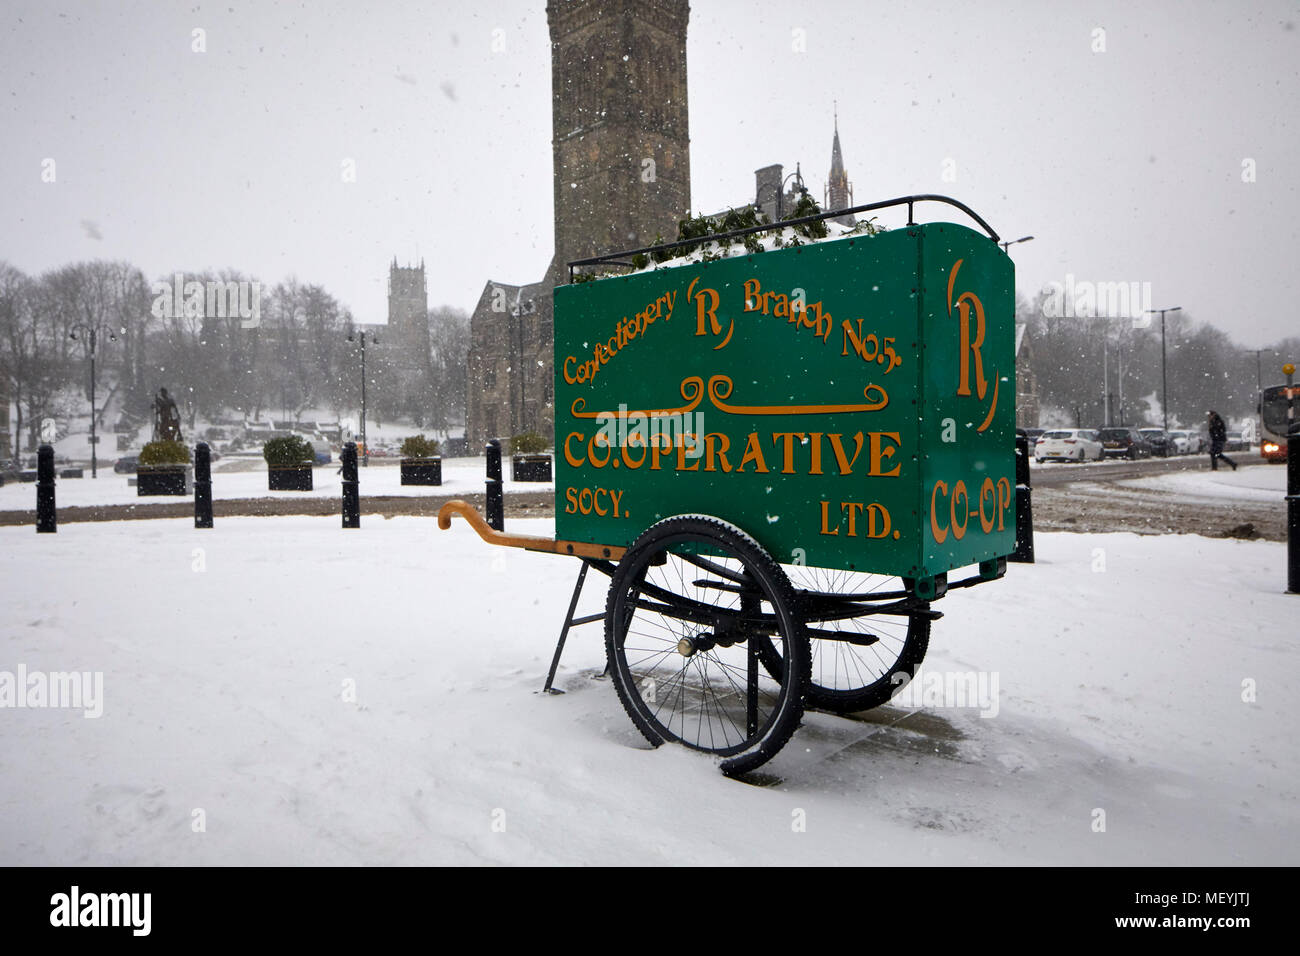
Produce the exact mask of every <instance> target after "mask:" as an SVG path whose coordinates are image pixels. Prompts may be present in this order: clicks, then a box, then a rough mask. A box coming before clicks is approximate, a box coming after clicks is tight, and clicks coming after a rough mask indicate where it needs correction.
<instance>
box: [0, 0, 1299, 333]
mask: <svg viewBox="0 0 1300 956" xmlns="http://www.w3.org/2000/svg"><path fill="white" fill-rule="evenodd" d="M1298 27H1300V6H1298V5H1297V4H1296V3H1294V2H1275V3H1266V2H1257V0H1237V2H1223V3H1209V2H1202V3H1175V2H1158V3H1157V2H1152V3H1133V2H1118V3H1058V2H1041V0H1040V2H1026V3H1014V2H997V3H992V2H990V3H976V2H970V0H964V2H954V3H919V2H908V3H898V2H895V0H891V2H865V0H856V2H853V0H798V2H742V0H695V2H694V3H693V4H692V11H691V23H690V32H689V51H688V60H689V66H688V70H689V82H690V118H691V149H692V155H691V169H692V199H693V202H694V205H695V206H696V207H697V208H699V209H704V210H714V209H718V208H722V207H725V206H727V205H731V204H738V203H741V202H745V201H748V200H750V199H752V195H753V171H754V169H756V168H757V167H759V166H763V165H767V164H769V163H774V162H779V163H783V164H785V165H786V166H787V167H788V168H789V169H791V170H792V169H793V168H794V164H795V163H796V161H798V162H801V163H802V164H803V169H804V172H805V176H806V179H807V181H808V184H809V186H810V187H811V189H812V190H813V192H814V193H815V194H816V196H817V198H818V200H820V199H821V195H822V185H823V183H824V181H825V178H826V173H827V170H828V167H829V164H830V146H831V131H832V128H831V123H832V118H831V116H832V113H831V103H832V100H838V101H839V124H840V137H841V141H842V143H843V148H844V157H845V164H846V165H847V167H848V172H849V177H850V179H851V180H852V181H853V184H854V187H855V198H856V200H857V201H858V202H867V201H871V200H874V199H884V198H890V197H893V196H897V195H903V194H906V193H916V192H941V193H946V194H949V195H952V196H955V197H956V198H959V199H961V200H963V201H965V202H966V203H968V204H969V205H971V206H972V207H973V208H974V209H975V210H976V211H978V212H980V213H981V214H982V215H983V216H984V217H985V218H986V219H988V220H989V222H990V223H991V224H992V225H993V227H994V228H995V229H997V230H998V231H999V232H1001V233H1002V234H1003V235H1004V237H1005V238H1008V239H1013V238H1017V237H1019V236H1022V235H1025V234H1033V235H1034V236H1035V239H1034V241H1033V242H1029V243H1024V244H1021V245H1019V246H1014V247H1012V249H1013V254H1014V257H1015V259H1016V262H1017V276H1018V286H1019V288H1020V289H1021V291H1022V292H1025V293H1030V294H1032V293H1033V292H1034V291H1036V290H1037V289H1039V288H1041V287H1042V285H1043V284H1044V283H1046V282H1049V281H1053V280H1055V281H1064V280H1065V276H1066V275H1067V273H1069V274H1073V275H1074V276H1075V278H1076V280H1090V281H1097V282H1102V281H1106V282H1111V281H1136V282H1150V283H1151V286H1152V292H1153V299H1154V302H1153V304H1154V305H1155V306H1157V307H1159V306H1168V305H1181V306H1182V307H1183V308H1184V309H1186V310H1188V311H1189V312H1190V313H1191V314H1192V315H1194V316H1195V317H1197V318H1203V319H1209V320H1211V321H1213V322H1215V323H1216V324H1217V325H1219V326H1220V327H1222V328H1224V329H1226V330H1227V331H1229V332H1230V333H1231V334H1232V335H1233V336H1234V337H1236V338H1237V339H1238V341H1239V342H1240V343H1241V344H1242V346H1243V347H1255V346H1258V345H1263V344H1267V343H1269V342H1272V341H1275V340H1277V339H1279V338H1281V337H1283V336H1286V335H1295V334H1300V321H1298V320H1297V318H1296V314H1295V305H1294V303H1295V302H1296V300H1297V298H1298V296H1300V270H1297V269H1296V267H1295V265H1294V259H1295V257H1296V252H1297V241H1296V240H1297V223H1298V222H1300V216H1298V215H1297V213H1300V192H1298V187H1297V172H1298V170H1300V134H1298V131H1297V127H1296V123H1297V108H1296V104H1297V102H1300V96H1298V95H1297V94H1300V75H1298V73H1297V71H1298V70H1300V66H1297V64H1300V29H1298ZM195 28H202V29H203V30H205V31H206V45H207V51H206V52H205V53H195V52H192V50H191V44H192V31H193V30H194V29H195ZM1096 28H1102V29H1104V30H1105V52H1093V47H1094V45H1095V42H1096V41H1095V36H1096V35H1095V34H1094V31H1095V30H1096ZM796 29H800V30H803V31H804V35H805V36H806V45H807V50H806V52H802V53H801V52H796V51H795V50H794V49H793V48H792V47H793V46H794V44H793V43H792V31H794V30H796ZM494 30H500V31H503V32H502V33H501V34H498V36H500V37H503V38H504V46H505V49H504V50H502V51H499V52H494V51H493V48H492V45H493V31H494ZM0 69H2V70H3V78H4V83H3V91H2V95H3V104H2V105H0V145H2V147H3V148H0V187H2V191H0V196H3V199H2V200H0V259H6V260H8V261H10V262H11V263H13V264H14V265H15V266H17V267H18V268H20V269H23V270H24V271H27V272H29V273H33V274H35V273H39V272H40V271H42V270H44V269H47V268H51V267H54V266H58V265H62V264H65V263H68V262H72V261H76V260H80V259H91V258H111V259H126V260H129V261H131V262H133V263H135V264H136V265H138V266H140V267H141V268H142V269H144V270H145V272H146V274H148V275H149V276H150V277H151V278H155V277H157V276H160V275H164V274H170V273H172V272H173V271H177V270H180V271H198V270H203V269H217V268H222V267H234V268H238V269H241V270H243V271H245V272H247V273H251V274H253V275H255V276H256V277H258V278H260V279H263V280H265V281H270V282H276V281H279V280H280V279H282V278H284V277H285V276H286V275H288V274H294V275H297V276H298V277H299V278H300V279H301V280H303V281H308V282H319V283H321V284H323V285H324V286H326V288H328V289H329V290H330V291H331V292H333V293H334V294H335V295H336V296H338V297H339V298H340V299H341V300H342V301H343V302H344V303H345V304H346V305H347V306H348V307H349V308H351V309H352V310H353V312H354V314H355V315H356V317H357V318H358V320H359V321H363V322H382V321H384V317H385V315H386V302H385V290H386V283H387V269H388V264H389V262H390V261H391V260H392V258H393V256H394V255H396V256H397V257H398V259H399V260H400V261H403V262H406V261H409V260H414V259H417V258H419V257H421V256H422V257H423V258H424V260H425V263H426V266H427V268H428V273H429V298H430V305H438V304H441V303H448V304H452V305H456V306H460V307H463V308H466V309H468V308H471V307H472V305H473V303H474V302H475V300H476V299H477V296H478V294H479V292H480V291H481V289H482V287H483V283H484V282H485V281H486V280H487V279H489V278H492V279H498V280H501V281H509V282H524V281H536V280H537V279H539V278H541V276H542V273H543V271H544V270H545V268H546V265H547V263H548V262H549V260H550V256H551V251H552V249H551V246H552V219H551V147H550V139H551V120H550V50H549V39H548V35H547V27H546V16H545V4H544V2H543V0H502V2H485V3H481V4H480V3H465V2H459V3H450V2H443V0H423V2H414V0H377V2H374V3H364V4H363V3H357V2H320V0H311V2H302V3H274V4H273V3H266V2H260V3H249V2H248V0H225V2H221V3H217V4H207V3H196V4H192V5H191V4H186V3H167V2H158V0H155V2H113V3H106V2H71V0H33V2H25V0H23V2H15V0H5V3H4V6H3V11H2V12H0ZM47 158H52V159H54V160H55V162H56V173H57V179H56V181H55V182H54V183H45V182H42V178H41V173H42V162H43V160H45V159H47ZM345 159H352V160H354V161H355V164H356V173H357V181H356V182H355V183H345V182H343V181H342V177H341V175H340V166H341V163H342V162H343V160H345ZM949 159H951V160H953V161H955V168H956V181H955V182H945V181H944V179H943V171H944V163H945V160H949ZM1247 159H1251V160H1254V162H1255V164H1256V177H1257V181H1256V182H1253V183H1244V182H1243V181H1242V164H1243V161H1244V160H1247ZM941 208H942V207H932V208H931V210H930V211H927V213H926V215H928V216H936V215H937V216H941V217H943V218H949V217H947V216H946V214H943V213H941V211H940V210H941ZM956 215H957V214H954V216H956ZM887 221H888V220H887Z"/></svg>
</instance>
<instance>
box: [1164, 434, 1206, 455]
mask: <svg viewBox="0 0 1300 956" xmlns="http://www.w3.org/2000/svg"><path fill="white" fill-rule="evenodd" d="M1169 437H1170V438H1172V439H1173V441H1174V454H1176V455H1190V454H1191V453H1192V452H1193V451H1198V450H1199V449H1197V447H1196V445H1195V443H1194V440H1193V438H1192V434H1191V432H1182V431H1178V432H1170V433H1169Z"/></svg>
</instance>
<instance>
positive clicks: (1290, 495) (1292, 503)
mask: <svg viewBox="0 0 1300 956" xmlns="http://www.w3.org/2000/svg"><path fill="white" fill-rule="evenodd" d="M1286 591H1287V593H1288V594H1300V422H1296V423H1292V425H1291V432H1290V434H1289V435H1287V439H1286Z"/></svg>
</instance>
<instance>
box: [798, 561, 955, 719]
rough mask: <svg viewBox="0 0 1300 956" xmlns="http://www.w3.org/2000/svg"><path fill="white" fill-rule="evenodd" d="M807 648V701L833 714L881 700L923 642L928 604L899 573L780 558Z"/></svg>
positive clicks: (902, 679) (911, 671)
mask: <svg viewBox="0 0 1300 956" xmlns="http://www.w3.org/2000/svg"><path fill="white" fill-rule="evenodd" d="M784 570H785V571H786V574H787V576H788V577H789V579H790V583H791V584H792V585H793V587H794V588H795V595H796V598H797V599H798V609H799V614H800V616H801V617H802V619H803V623H804V625H805V633H806V634H807V636H808V643H809V645H810V648H811V657H812V670H811V671H810V678H809V681H810V683H809V688H808V695H807V698H806V699H807V701H808V705H809V706H811V707H817V708H820V709H822V710H829V711H833V712H835V713H839V714H851V713H856V712H858V711H862V710H870V709H871V708H872V707H879V706H880V705H881V704H884V703H887V702H888V701H889V699H890V698H891V697H892V696H893V695H894V694H896V693H898V691H899V690H900V689H901V688H902V686H903V685H904V684H905V683H906V682H907V681H910V680H911V679H912V677H914V676H915V675H916V669H917V668H918V667H919V666H920V664H921V661H922V660H924V659H925V652H926V649H927V648H928V647H929V645H930V621H931V612H930V608H929V604H928V603H925V602H921V601H917V600H916V599H915V598H913V597H911V596H910V595H909V594H908V593H907V591H906V589H905V588H904V587H903V583H902V582H901V581H900V580H899V579H898V578H893V577H889V576H887V575H882V574H866V573H863V572H858V571H839V570H833V569H829V568H810V567H804V566H802V565H785V566H784Z"/></svg>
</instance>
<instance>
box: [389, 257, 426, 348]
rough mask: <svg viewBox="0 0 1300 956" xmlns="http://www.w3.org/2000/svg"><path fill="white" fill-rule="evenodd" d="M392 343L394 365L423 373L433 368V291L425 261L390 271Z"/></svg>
mask: <svg viewBox="0 0 1300 956" xmlns="http://www.w3.org/2000/svg"><path fill="white" fill-rule="evenodd" d="M387 332H388V341H387V342H385V343H384V347H385V348H386V350H387V351H388V356H387V357H388V358H389V360H390V361H391V362H392V363H393V365H394V366H397V365H402V366H405V367H408V368H411V369H418V370H420V371H423V370H424V369H426V368H427V367H428V365H429V291H428V286H427V285H426V283H425V278H424V260H423V259H421V260H420V264H419V265H418V266H409V267H403V266H399V265H398V264H397V259H396V258H394V259H393V264H392V265H391V266H389V268H388V329H387Z"/></svg>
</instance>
